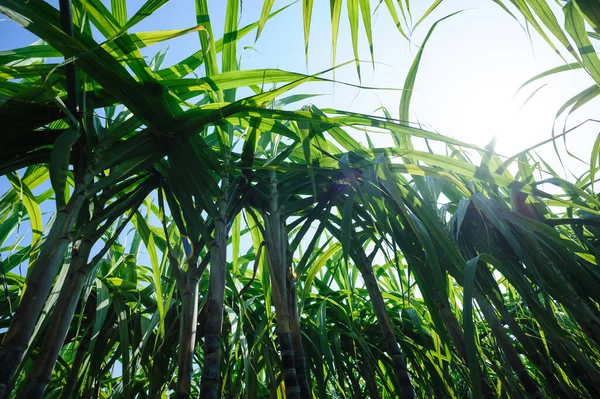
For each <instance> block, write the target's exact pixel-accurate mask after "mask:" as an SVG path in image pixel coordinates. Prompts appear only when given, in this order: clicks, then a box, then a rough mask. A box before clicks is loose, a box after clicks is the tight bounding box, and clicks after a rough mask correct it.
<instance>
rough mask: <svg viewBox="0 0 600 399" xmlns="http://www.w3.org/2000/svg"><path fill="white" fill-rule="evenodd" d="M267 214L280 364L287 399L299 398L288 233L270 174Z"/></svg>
mask: <svg viewBox="0 0 600 399" xmlns="http://www.w3.org/2000/svg"><path fill="white" fill-rule="evenodd" d="M269 208H270V209H269V213H268V214H267V213H266V212H264V213H263V219H264V223H265V232H266V235H267V237H266V238H267V259H268V265H269V274H270V276H271V285H272V287H273V305H274V307H275V315H276V317H277V337H278V341H279V350H280V352H281V363H282V369H283V370H282V372H283V379H284V383H285V393H286V397H287V398H288V399H296V398H297V399H300V387H299V386H298V378H297V376H296V362H295V360H294V346H293V345H292V337H291V330H290V314H289V309H288V294H287V291H288V290H287V287H286V286H287V278H286V275H287V270H286V261H285V259H286V252H287V239H288V237H287V231H286V228H285V225H284V223H283V221H282V220H281V209H280V206H279V198H278V192H277V177H276V174H275V172H274V171H271V172H270V188H269Z"/></svg>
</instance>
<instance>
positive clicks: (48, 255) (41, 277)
mask: <svg viewBox="0 0 600 399" xmlns="http://www.w3.org/2000/svg"><path fill="white" fill-rule="evenodd" d="M83 203H84V197H83V190H82V189H81V188H80V189H79V190H78V191H77V193H76V195H75V197H74V198H72V199H71V201H69V205H68V206H67V207H65V209H63V210H60V211H58V212H57V214H56V218H55V220H54V224H53V225H52V228H51V229H50V232H49V233H48V237H47V238H46V240H45V242H44V245H43V247H42V251H41V252H40V255H39V257H38V259H37V260H36V261H35V263H34V264H33V265H32V266H31V269H30V272H29V274H28V276H27V289H26V290H25V293H24V294H23V299H22V300H21V303H20V304H19V307H18V308H17V310H16V312H15V316H14V318H13V321H12V323H11V325H10V327H9V329H8V331H7V332H6V335H5V336H4V341H3V343H2V348H0V364H2V367H1V368H0V398H5V397H7V396H8V394H9V393H10V392H9V391H10V388H9V387H10V386H11V385H12V379H13V376H14V373H15V371H16V370H17V368H18V367H19V364H20V363H21V360H22V358H23V355H24V353H25V351H26V350H27V347H28V346H29V341H30V340H31V337H32V335H33V331H34V329H35V325H36V323H37V320H38V317H39V316H40V313H41V312H42V309H43V307H44V304H45V303H46V299H47V298H48V295H49V294H50V290H51V289H52V284H53V282H54V279H55V277H56V275H57V274H58V270H59V268H60V266H61V265H62V261H63V258H64V256H65V253H66V251H67V247H68V246H69V238H68V233H69V232H70V231H71V229H72V228H73V225H74V224H75V220H76V219H77V217H78V215H79V211H80V210H81V208H82V205H83Z"/></svg>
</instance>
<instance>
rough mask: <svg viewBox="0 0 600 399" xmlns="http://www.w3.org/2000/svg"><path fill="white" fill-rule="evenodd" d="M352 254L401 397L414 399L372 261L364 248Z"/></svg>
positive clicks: (406, 369)
mask: <svg viewBox="0 0 600 399" xmlns="http://www.w3.org/2000/svg"><path fill="white" fill-rule="evenodd" d="M351 253H352V254H353V257H354V258H355V259H354V263H355V264H356V267H357V268H358V270H359V272H360V273H361V276H362V278H363V280H364V282H365V286H366V288H367V292H368V293H369V298H370V299H371V303H372V304H373V310H374V311H375V315H376V316H377V322H378V323H379V328H380V329H381V333H382V335H383V339H384V341H385V346H386V349H387V352H388V354H389V355H390V357H391V358H392V364H393V367H394V374H395V376H396V380H397V381H398V384H399V386H400V390H401V393H400V396H401V397H402V398H405V399H413V398H414V397H415V391H414V389H413V386H412V383H411V382H410V378H409V375H408V368H407V365H406V361H405V360H404V355H403V354H402V351H401V350H400V346H399V345H398V340H397V339H396V335H395V334H394V330H393V328H392V323H391V321H390V316H389V314H388V312H387V309H386V307H385V302H384V301H383V295H382V294H381V290H380V289H379V284H377V279H376V278H375V275H374V274H373V266H372V265H371V261H370V260H369V259H368V258H367V255H366V254H365V252H364V250H362V248H359V249H358V250H357V251H352V252H351Z"/></svg>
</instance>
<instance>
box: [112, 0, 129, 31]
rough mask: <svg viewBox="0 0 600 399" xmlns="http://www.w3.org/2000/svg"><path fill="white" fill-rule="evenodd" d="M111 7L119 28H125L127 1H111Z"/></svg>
mask: <svg viewBox="0 0 600 399" xmlns="http://www.w3.org/2000/svg"><path fill="white" fill-rule="evenodd" d="M110 5H111V7H110V9H111V10H112V15H113V17H115V20H116V21H117V23H118V24H119V26H124V25H125V24H126V23H127V1H126V0H111V1H110Z"/></svg>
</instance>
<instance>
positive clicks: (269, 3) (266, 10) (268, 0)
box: [254, 0, 275, 42]
mask: <svg viewBox="0 0 600 399" xmlns="http://www.w3.org/2000/svg"><path fill="white" fill-rule="evenodd" d="M274 3H275V0H264V3H263V8H262V11H261V13H260V20H259V21H258V27H257V28H256V38H255V39H254V41H255V42H256V41H258V37H259V36H260V34H261V33H262V30H263V29H264V27H265V23H266V22H267V19H269V14H270V13H271V9H272V8H273V4H274Z"/></svg>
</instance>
